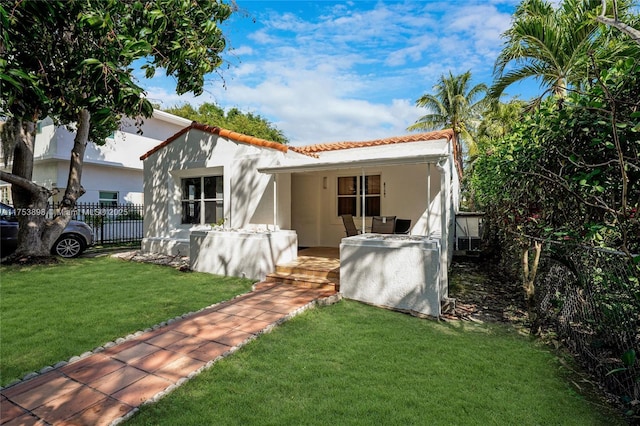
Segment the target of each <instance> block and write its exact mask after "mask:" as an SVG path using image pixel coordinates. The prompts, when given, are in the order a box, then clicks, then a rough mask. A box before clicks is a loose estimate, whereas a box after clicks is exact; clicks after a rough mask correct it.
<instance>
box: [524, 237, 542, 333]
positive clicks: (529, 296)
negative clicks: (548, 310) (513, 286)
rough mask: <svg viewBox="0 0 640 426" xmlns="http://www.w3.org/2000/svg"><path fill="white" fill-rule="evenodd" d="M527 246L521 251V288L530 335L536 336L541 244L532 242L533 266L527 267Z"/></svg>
mask: <svg viewBox="0 0 640 426" xmlns="http://www.w3.org/2000/svg"><path fill="white" fill-rule="evenodd" d="M530 248H531V247H530V246H527V247H525V248H524V250H523V251H522V286H523V288H524V294H525V300H526V302H527V311H528V314H529V322H530V323H531V333H532V334H538V333H539V331H540V322H539V319H538V311H537V303H536V286H535V281H536V274H537V272H538V265H539V264H540V253H541V252H542V243H541V242H540V241H534V242H533V248H534V250H535V253H534V259H533V265H531V266H529V249H530Z"/></svg>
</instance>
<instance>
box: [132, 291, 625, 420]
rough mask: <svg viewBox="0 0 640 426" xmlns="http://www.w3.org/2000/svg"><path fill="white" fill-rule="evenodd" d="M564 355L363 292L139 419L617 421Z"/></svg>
mask: <svg viewBox="0 0 640 426" xmlns="http://www.w3.org/2000/svg"><path fill="white" fill-rule="evenodd" d="M619 423H621V422H619V421H618V420H617V417H614V416H612V415H611V413H610V412H609V411H608V410H607V409H606V408H604V407H601V406H599V405H598V404H594V403H592V402H589V401H588V400H586V399H585V398H583V397H582V396H580V395H579V394H577V393H576V392H575V391H574V390H573V387H572V386H571V385H569V382H568V380H567V377H566V374H565V371H564V370H563V368H562V367H561V365H560V363H559V362H558V361H557V359H556V358H555V357H554V356H553V355H552V354H550V353H549V352H548V351H547V350H546V349H544V348H543V347H541V346H539V345H538V344H536V342H534V341H532V340H530V339H529V338H528V337H524V336H522V335H519V334H518V333H517V332H516V331H514V329H513V328H511V327H509V326H505V325H496V324H493V325H489V324H484V325H478V324H473V323H442V322H440V323H439V322H436V321H430V320H422V319H418V318H414V317H411V316H408V315H404V314H400V313H396V312H391V311H387V310H382V309H377V308H374V307H370V306H366V305H362V304H359V303H356V302H349V301H342V302H340V303H339V304H337V305H333V306H329V307H325V308H318V309H315V310H311V311H307V312H305V313H304V314H302V315H301V316H299V317H296V318H294V319H293V320H291V321H289V322H287V323H285V324H283V325H282V326H280V327H278V328H277V329H275V330H274V331H272V332H271V333H269V334H266V335H263V336H261V337H260V338H259V339H257V340H256V341H253V342H251V343H250V344H249V345H247V346H246V347H244V348H243V349H242V350H241V351H239V352H236V353H235V354H233V355H232V356H230V357H229V358H226V359H225V360H222V361H220V362H218V363H217V364H215V365H214V366H213V368H212V369H210V370H208V371H206V372H205V373H203V374H202V375H200V376H198V377H197V378H195V379H194V380H192V381H190V382H188V383H187V384H185V385H184V386H183V387H181V388H179V389H177V390H176V391H175V392H173V393H172V394H170V395H169V396H168V397H166V398H165V399H163V400H161V401H160V402H159V403H157V404H153V405H149V406H144V407H143V408H142V409H141V411H140V412H139V413H138V414H136V415H135V416H134V417H133V418H132V419H131V420H130V421H129V422H128V424H131V425H171V426H173V425H178V424H179V425H214V424H225V425H226V424H238V425H247V424H259V425H301V424H304V425H325V424H339V425H350V424H354V425H371V424H380V425H412V424H414V425H476V424H477V425H488V424H493V425H507V424H509V425H511V424H513V425H580V426H584V425H605V424H606V425H611V424H619Z"/></svg>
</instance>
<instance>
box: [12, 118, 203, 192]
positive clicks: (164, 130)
mask: <svg viewBox="0 0 640 426" xmlns="http://www.w3.org/2000/svg"><path fill="white" fill-rule="evenodd" d="M189 124H191V120H187V119H184V118H182V117H178V116H175V115H172V114H169V113H166V112H163V111H159V110H154V112H153V116H152V117H149V118H147V119H145V120H144V123H143V124H142V126H141V130H142V134H138V133H137V131H138V128H137V127H136V126H135V121H134V120H133V119H124V120H123V121H122V124H121V127H120V129H119V130H117V131H115V132H114V133H113V135H111V137H110V138H107V141H106V143H105V144H104V145H101V146H98V145H95V144H92V143H89V144H88V145H87V150H86V152H85V157H84V166H83V170H82V186H83V187H84V188H85V190H86V193H85V194H84V195H83V196H82V197H81V198H80V200H79V201H80V202H81V203H102V204H106V205H113V204H125V203H132V204H142V202H143V184H142V177H143V172H142V161H141V160H140V155H142V154H143V153H145V152H147V151H149V150H150V149H151V148H153V147H154V146H156V145H158V144H159V143H161V142H162V141H164V140H166V139H167V138H168V137H169V136H171V135H173V134H174V133H176V132H177V131H179V130H180V129H182V128H184V127H185V126H188V125H189ZM74 137H75V133H74V132H72V131H69V130H68V129H67V128H66V127H64V126H55V125H54V124H53V121H52V120H51V119H50V118H45V119H44V120H42V121H40V122H38V125H37V134H36V139H35V145H34V164H33V180H34V182H36V183H37V184H40V185H42V186H45V187H47V188H49V189H52V188H56V187H57V188H62V189H64V188H65V187H66V185H67V178H68V175H69V157H70V154H71V149H72V148H73V138H74ZM1 165H2V167H4V161H2V162H1ZM4 170H6V171H9V172H10V171H11V163H9V165H8V166H7V167H4ZM10 188H11V185H10V184H8V183H6V182H2V181H0V198H1V200H0V201H3V202H7V203H9V204H13V203H12V202H11V190H10ZM63 192H64V191H62V192H61V193H60V194H59V195H58V198H60V197H61V196H62V193H63ZM53 201H59V200H57V199H54V200H53Z"/></svg>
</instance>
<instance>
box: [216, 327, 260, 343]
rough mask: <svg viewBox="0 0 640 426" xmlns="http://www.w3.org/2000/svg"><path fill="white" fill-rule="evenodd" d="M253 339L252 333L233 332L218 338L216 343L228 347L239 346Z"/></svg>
mask: <svg viewBox="0 0 640 426" xmlns="http://www.w3.org/2000/svg"><path fill="white" fill-rule="evenodd" d="M251 337H253V334H251V333H246V332H244V331H241V330H231V331H230V332H228V333H227V334H224V335H222V336H220V337H218V338H216V339H215V341H216V342H218V343H222V344H223V345H227V346H238V345H240V344H241V343H243V342H244V341H245V340H247V339H250V338H251Z"/></svg>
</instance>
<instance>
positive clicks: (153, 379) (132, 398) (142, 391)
mask: <svg viewBox="0 0 640 426" xmlns="http://www.w3.org/2000/svg"><path fill="white" fill-rule="evenodd" d="M172 383H173V382H171V381H170V380H167V379H164V378H162V377H158V376H153V375H149V376H146V377H143V378H142V379H140V380H138V381H137V382H135V383H133V384H131V385H129V386H127V387H126V388H124V389H122V390H120V391H118V392H116V393H115V394H113V395H112V396H113V397H114V398H116V399H118V400H119V401H122V402H124V403H125V404H128V405H131V406H132V407H138V406H140V404H142V403H143V402H145V401H146V400H148V399H150V398H152V397H153V396H155V395H156V394H158V393H160V392H162V391H163V390H165V389H166V388H167V387H169V386H171V384H172Z"/></svg>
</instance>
